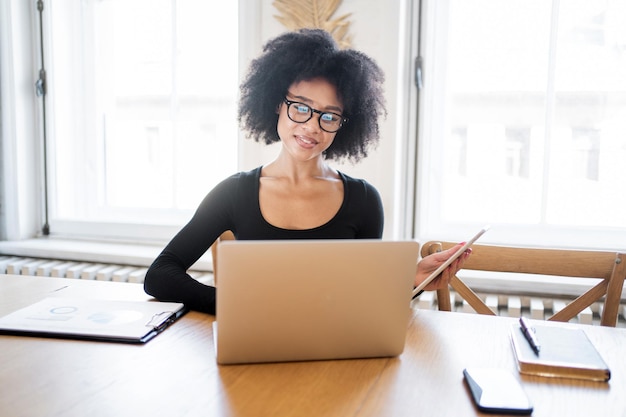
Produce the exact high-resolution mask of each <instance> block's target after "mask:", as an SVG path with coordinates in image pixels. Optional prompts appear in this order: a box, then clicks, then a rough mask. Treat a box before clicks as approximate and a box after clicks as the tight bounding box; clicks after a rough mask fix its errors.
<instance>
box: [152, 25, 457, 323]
mask: <svg viewBox="0 0 626 417" xmlns="http://www.w3.org/2000/svg"><path fill="white" fill-rule="evenodd" d="M383 80H384V76H383V73H382V71H381V70H380V68H379V67H378V66H377V65H376V63H375V62H374V61H373V60H372V59H370V58H369V57H367V56H366V55H364V54H362V53H360V52H357V51H354V50H339V49H338V47H337V45H336V44H335V42H334V41H333V39H332V37H331V36H330V35H329V34H328V33H326V32H324V31H321V30H312V29H306V30H300V31H298V32H291V33H286V34H283V35H281V36H278V37H277V38H275V39H273V40H271V41H269V42H268V43H267V44H266V45H265V47H264V49H263V53H262V54H261V56H260V57H259V58H257V59H256V60H254V61H253V62H252V64H251V67H250V70H249V73H248V75H247V77H246V79H245V80H244V82H243V84H242V86H241V99H240V106H239V121H240V124H241V126H242V128H243V129H244V130H246V131H247V132H248V134H249V135H250V136H251V137H252V138H254V139H255V140H257V141H261V142H265V143H267V144H271V143H274V142H278V141H280V142H281V150H280V153H279V155H278V156H277V158H276V159H275V160H273V161H272V162H270V163H268V164H266V165H263V166H261V167H258V168H256V169H254V170H252V171H249V172H240V173H238V174H235V175H233V176H231V177H229V178H226V179H225V180H223V181H222V182H221V183H220V184H218V185H217V186H216V187H215V188H214V189H213V190H211V191H210V192H209V194H208V195H207V196H206V197H205V198H204V200H203V201H202V202H201V203H200V206H199V207H198V209H197V211H196V213H195V214H194V216H193V217H192V219H191V220H190V222H189V223H188V224H187V225H186V226H185V227H184V228H183V229H182V230H181V231H180V232H179V233H178V234H177V235H176V236H175V237H174V238H173V239H172V240H171V242H170V243H169V244H168V245H167V246H166V247H165V249H164V250H163V252H161V254H160V255H159V256H158V257H157V259H156V260H155V261H154V263H153V264H152V265H151V267H150V269H149V270H148V273H147V274H146V278H145V284H144V288H145V290H146V292H147V293H148V294H150V295H153V296H154V297H156V298H157V299H159V300H162V301H178V302H183V303H185V304H186V305H187V307H189V308H191V309H194V310H200V311H204V312H208V313H210V314H215V292H216V289H215V288H214V287H210V286H206V285H203V284H200V283H199V282H197V281H196V280H194V279H193V278H191V277H190V276H189V275H187V273H186V271H187V269H188V268H189V267H190V266H191V265H193V263H195V261H196V260H198V258H200V256H202V255H203V254H204V253H205V252H206V251H207V250H208V249H209V247H210V246H211V244H212V243H213V242H214V241H215V239H217V237H218V236H220V235H221V234H222V232H224V231H226V230H231V231H232V232H233V233H234V235H235V237H236V239H241V240H245V239H255V240H267V239H380V238H381V237H382V233H383V220H384V218H383V208H382V202H381V199H380V195H379V193H378V191H377V190H376V189H375V188H374V187H373V186H372V185H371V184H369V183H367V182H366V181H364V180H360V179H355V178H351V177H349V176H348V175H345V174H343V173H341V172H339V171H337V170H335V169H333V168H332V167H330V166H329V165H328V163H327V160H331V159H335V160H340V159H348V160H351V161H353V162H356V161H358V160H360V159H361V158H363V157H365V156H367V151H368V149H369V147H370V146H372V145H375V144H376V143H377V141H378V138H379V129H378V119H379V117H380V116H381V115H383V114H384V113H385V107H384V98H383V89H382V83H383ZM458 248H459V247H455V248H452V249H450V250H449V251H445V252H441V253H439V254H435V255H431V256H429V257H427V258H425V259H423V260H422V261H421V262H420V263H419V264H418V267H417V273H416V278H415V283H416V285H417V284H419V283H420V282H422V281H423V280H424V279H425V278H426V277H427V275H428V273H429V272H431V271H434V270H435V269H436V268H437V267H438V266H439V265H441V263H443V262H444V261H445V260H446V259H448V257H449V256H451V255H452V254H453V253H454V252H455V251H456V250H457V249H458ZM465 257H467V255H465V256H462V257H460V258H459V260H457V261H455V263H453V264H452V265H451V266H450V267H449V268H448V269H446V271H445V272H444V273H443V274H442V276H441V277H439V278H437V279H436V280H435V281H433V282H432V283H431V284H430V285H429V286H428V287H427V289H436V288H439V287H441V286H444V285H447V283H448V282H449V279H450V277H451V276H452V274H453V273H455V272H456V271H457V270H458V269H459V268H460V266H461V265H462V262H463V260H464V258H465Z"/></svg>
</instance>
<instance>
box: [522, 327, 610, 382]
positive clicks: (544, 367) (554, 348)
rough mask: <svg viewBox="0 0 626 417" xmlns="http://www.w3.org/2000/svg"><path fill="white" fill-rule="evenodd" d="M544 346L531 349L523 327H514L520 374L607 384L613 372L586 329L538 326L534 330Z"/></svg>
mask: <svg viewBox="0 0 626 417" xmlns="http://www.w3.org/2000/svg"><path fill="white" fill-rule="evenodd" d="M533 329H534V331H535V334H536V336H537V339H538V341H539V344H540V345H541V349H540V350H539V352H538V353H535V351H534V350H533V349H532V348H531V346H530V344H529V343H528V341H527V340H526V338H525V337H524V334H523V333H522V331H521V329H520V326H519V325H517V324H514V325H512V327H511V342H512V344H513V352H514V354H515V359H516V360H517V366H518V368H519V371H520V372H521V373H523V374H530V375H541V376H547V377H562V378H574V379H587V380H593V381H608V380H609V379H610V378H611V371H610V369H609V367H608V366H607V364H606V363H605V362H604V360H603V359H602V357H601V356H600V353H599V352H598V351H597V350H596V348H595V346H594V345H593V343H591V341H590V340H589V338H587V334H586V333H585V331H584V330H583V329H580V328H568V327H559V326H545V325H538V326H535V327H534V328H533Z"/></svg>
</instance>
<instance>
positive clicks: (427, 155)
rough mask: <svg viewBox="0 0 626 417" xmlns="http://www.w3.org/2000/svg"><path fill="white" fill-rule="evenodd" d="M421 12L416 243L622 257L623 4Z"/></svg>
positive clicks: (454, 1)
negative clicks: (466, 242) (433, 240)
mask: <svg viewBox="0 0 626 417" xmlns="http://www.w3.org/2000/svg"><path fill="white" fill-rule="evenodd" d="M422 9H423V16H421V22H422V25H421V28H420V31H421V33H420V36H421V40H420V45H421V46H420V54H421V56H422V61H423V62H424V65H425V67H424V69H423V74H424V77H423V78H424V81H423V82H424V88H423V90H422V93H421V97H420V109H421V110H420V115H419V117H420V118H419V120H420V122H419V126H420V127H419V131H420V132H419V135H420V136H419V150H418V155H419V159H418V160H417V166H418V172H417V178H418V180H417V181H418V182H417V191H418V194H417V198H418V201H420V204H419V206H418V207H419V212H418V214H417V221H416V222H415V225H416V226H415V228H416V230H415V233H416V235H417V236H418V237H428V238H430V237H437V238H458V236H460V235H461V236H462V235H463V233H465V235H467V236H471V232H472V231H473V230H474V229H477V228H478V226H479V225H482V224H492V225H493V226H494V227H493V229H492V230H491V231H490V232H489V236H485V240H487V239H489V240H491V241H494V242H495V241H497V242H500V243H511V244H512V243H515V244H537V243H540V244H545V245H556V246H573V247H598V248H621V249H624V248H626V246H625V245H626V216H624V214H623V211H624V207H626V191H624V190H626V175H625V174H624V171H623V168H622V166H623V164H624V161H626V135H625V134H624V132H626V78H625V77H624V76H623V74H626V29H625V26H624V25H623V23H622V22H621V21H620V17H623V16H625V15H626V0H603V1H593V2H589V1H585V0H576V1H575V0H571V1H557V0H554V1H552V2H550V1H544V0H530V1H529V0H445V1H439V0H438V1H423V2H422Z"/></svg>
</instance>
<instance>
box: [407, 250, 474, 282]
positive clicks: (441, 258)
mask: <svg viewBox="0 0 626 417" xmlns="http://www.w3.org/2000/svg"><path fill="white" fill-rule="evenodd" d="M463 245H464V243H459V244H457V245H455V246H453V247H451V248H450V249H447V250H444V251H441V252H437V253H433V254H431V255H428V256H426V257H424V258H423V259H422V260H421V261H419V262H418V263H417V272H416V273H415V286H418V285H419V284H421V283H422V281H424V280H425V279H426V278H428V276H429V275H430V274H431V273H432V272H433V271H434V270H436V269H437V268H439V266H440V265H441V264H443V263H444V262H445V261H447V260H448V258H450V257H451V256H452V255H454V254H455V253H456V252H457V251H459V250H460V249H461V247H462V246H463ZM471 253H472V249H471V248H470V249H467V250H466V251H465V253H464V254H462V255H461V256H459V257H458V258H457V259H456V260H455V261H454V262H452V263H451V264H450V265H449V266H448V267H447V268H446V269H444V270H443V272H442V273H441V274H439V276H438V277H437V278H435V279H434V280H432V281H431V282H430V283H429V284H428V285H427V286H426V287H425V288H424V289H425V290H427V291H431V290H438V289H441V288H446V287H447V286H448V285H449V284H450V280H451V279H452V277H453V276H454V275H455V274H456V273H457V272H458V271H459V270H460V269H461V268H463V264H464V263H465V260H466V259H467V258H469V256H470V254H471Z"/></svg>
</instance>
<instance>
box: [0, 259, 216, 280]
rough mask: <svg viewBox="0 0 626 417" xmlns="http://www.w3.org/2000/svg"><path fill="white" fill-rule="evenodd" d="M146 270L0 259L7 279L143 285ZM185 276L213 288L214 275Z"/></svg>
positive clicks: (56, 261) (87, 263) (124, 266)
mask: <svg viewBox="0 0 626 417" xmlns="http://www.w3.org/2000/svg"><path fill="white" fill-rule="evenodd" d="M147 270H148V268H145V267H139V266H132V265H115V264H101V263H90V262H79V261H68V260H59V259H38V258H25V257H16V256H0V274H10V275H34V276H40V277H57V278H71V279H85V280H98V281H116V282H131V283H138V284H142V283H143V281H144V278H145V276H146V271H147ZM188 273H189V275H191V276H192V277H193V278H195V279H197V280H198V281H200V282H203V283H205V284H212V282H213V274H211V273H207V272H202V271H188Z"/></svg>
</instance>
